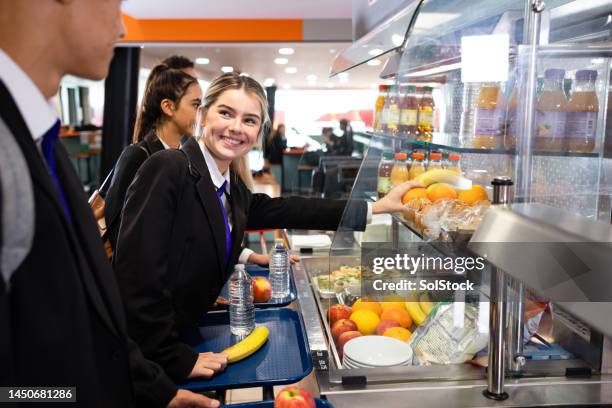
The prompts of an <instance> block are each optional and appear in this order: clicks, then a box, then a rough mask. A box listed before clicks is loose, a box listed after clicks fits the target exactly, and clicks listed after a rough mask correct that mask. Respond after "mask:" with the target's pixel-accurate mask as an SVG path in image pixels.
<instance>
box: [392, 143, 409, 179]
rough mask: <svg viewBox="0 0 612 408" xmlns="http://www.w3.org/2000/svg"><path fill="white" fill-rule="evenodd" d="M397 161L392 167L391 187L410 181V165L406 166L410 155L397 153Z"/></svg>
mask: <svg viewBox="0 0 612 408" xmlns="http://www.w3.org/2000/svg"><path fill="white" fill-rule="evenodd" d="M394 158H395V163H393V168H392V169H391V188H393V187H395V186H397V185H400V184H402V183H403V182H405V181H408V167H407V166H406V165H407V163H406V159H407V158H408V155H407V154H406V153H401V152H399V153H395V156H394Z"/></svg>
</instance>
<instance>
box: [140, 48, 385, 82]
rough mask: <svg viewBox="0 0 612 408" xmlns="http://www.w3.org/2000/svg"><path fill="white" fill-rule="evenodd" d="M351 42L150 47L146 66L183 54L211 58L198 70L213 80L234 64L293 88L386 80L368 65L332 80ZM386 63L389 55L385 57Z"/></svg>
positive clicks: (145, 51) (144, 55)
mask: <svg viewBox="0 0 612 408" xmlns="http://www.w3.org/2000/svg"><path fill="white" fill-rule="evenodd" d="M350 45H351V44H350V43H292V44H283V43H273V44H271V43H270V44H267V43H256V44H253V43H248V44H246V43H242V44H240V43H236V44H231V43H230V44H228V43H223V44H204V45H183V44H177V45H175V46H155V45H153V46H146V47H144V49H143V50H142V65H143V67H145V68H151V67H152V66H153V65H155V64H156V63H158V62H159V61H161V60H163V59H164V58H166V57H168V56H170V55H173V54H179V55H184V56H186V57H188V58H191V59H192V60H195V59H196V58H198V57H206V58H209V59H210V63H209V64H208V65H197V66H196V69H197V70H198V73H199V75H200V77H201V79H204V80H206V81H210V80H212V79H213V78H215V77H216V76H218V75H220V74H222V72H221V67H222V66H232V67H234V70H236V71H240V72H246V73H248V74H249V75H250V76H251V77H253V78H255V79H256V80H258V81H260V82H262V83H263V81H264V80H265V79H266V78H274V79H275V80H276V86H277V87H278V88H283V86H285V85H290V86H291V88H292V89H325V88H329V87H333V88H335V89H359V88H361V89H363V88H370V87H372V86H373V85H378V84H380V83H382V80H380V79H378V74H379V73H380V72H381V70H382V66H383V65H380V66H367V65H365V64H364V65H363V66H362V67H359V68H356V69H353V70H351V71H350V73H349V75H348V82H340V80H339V78H337V77H334V78H333V79H329V78H328V76H329V69H330V67H331V65H332V61H333V59H334V57H335V55H336V53H337V52H338V51H340V50H342V49H344V48H346V47H348V46H350ZM282 47H291V48H293V49H294V50H295V53H294V54H293V55H280V54H279V53H278V49H279V48H282ZM277 57H285V58H287V59H288V60H289V63H288V64H286V65H277V64H275V63H274V59H275V58H277ZM381 60H382V62H383V64H384V61H385V58H384V57H383V58H381ZM286 67H295V68H297V72H296V73H295V74H288V73H286V72H285V68H286ZM311 74H312V75H316V76H317V80H316V84H315V85H312V84H309V82H308V81H307V79H306V77H307V75H311Z"/></svg>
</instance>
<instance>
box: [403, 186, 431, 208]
mask: <svg viewBox="0 0 612 408" xmlns="http://www.w3.org/2000/svg"><path fill="white" fill-rule="evenodd" d="M413 198H425V199H426V198H427V189H425V188H423V187H417V188H412V189H410V190H408V191H406V192H405V193H404V195H403V196H402V204H406V203H407V202H408V201H410V200H412V199H413Z"/></svg>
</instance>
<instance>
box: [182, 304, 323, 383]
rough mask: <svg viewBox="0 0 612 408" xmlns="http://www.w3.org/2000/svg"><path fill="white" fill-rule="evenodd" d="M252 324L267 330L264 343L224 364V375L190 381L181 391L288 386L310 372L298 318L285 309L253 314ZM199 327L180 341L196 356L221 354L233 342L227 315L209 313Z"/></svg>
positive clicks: (258, 311) (304, 340)
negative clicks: (193, 350)
mask: <svg viewBox="0 0 612 408" xmlns="http://www.w3.org/2000/svg"><path fill="white" fill-rule="evenodd" d="M255 323H256V324H258V325H260V324H263V325H265V326H266V327H268V329H269V331H270V335H269V337H268V340H267V341H266V343H265V344H264V345H263V346H262V347H261V348H260V349H259V350H257V351H256V352H255V353H254V354H252V355H250V356H249V357H247V358H245V359H244V360H242V361H238V362H237V363H233V364H228V366H227V368H226V369H225V371H224V372H222V373H220V374H218V375H216V376H214V377H213V378H211V379H209V380H205V379H202V380H194V381H190V382H187V383H185V384H182V385H181V388H184V389H188V390H194V391H205V390H219V389H231V388H246V387H264V386H271V385H283V384H292V383H295V382H298V381H299V380H301V379H302V378H304V377H306V376H307V375H308V374H309V373H310V372H311V371H312V359H311V358H310V353H309V347H308V340H307V338H306V331H305V329H304V323H303V321H302V319H301V317H300V315H299V314H298V313H297V312H295V311H294V310H291V309H287V308H270V309H262V310H256V311H255ZM200 326H201V327H199V329H198V330H197V331H195V330H194V331H193V332H191V333H188V334H186V335H185V336H184V338H183V340H184V341H185V342H187V344H190V345H191V346H192V347H193V348H194V349H195V350H196V351H198V352H200V353H201V352H206V351H213V352H217V353H218V352H221V351H223V350H225V349H226V348H227V347H229V346H231V345H232V344H235V343H236V342H237V339H236V337H235V336H232V334H231V333H230V329H229V312H225V311H219V312H210V313H208V314H207V315H206V317H205V318H204V320H203V321H202V323H201V325H200Z"/></svg>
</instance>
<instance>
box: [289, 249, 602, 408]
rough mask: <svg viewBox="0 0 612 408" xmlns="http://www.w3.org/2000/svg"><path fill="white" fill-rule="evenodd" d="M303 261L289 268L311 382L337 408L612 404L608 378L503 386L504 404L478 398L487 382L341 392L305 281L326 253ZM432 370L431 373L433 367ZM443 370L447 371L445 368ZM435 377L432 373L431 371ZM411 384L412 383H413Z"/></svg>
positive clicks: (372, 386) (396, 384)
mask: <svg viewBox="0 0 612 408" xmlns="http://www.w3.org/2000/svg"><path fill="white" fill-rule="evenodd" d="M300 257H301V259H302V261H301V262H300V263H299V264H297V265H296V266H295V267H294V278H295V282H296V286H297V290H298V301H299V307H300V310H301V313H302V316H303V318H304V323H305V326H306V331H307V334H308V341H309V344H310V349H311V352H312V354H313V361H314V363H315V376H316V380H317V382H318V386H319V391H320V394H321V395H322V396H325V397H326V398H327V399H328V400H329V401H330V402H331V403H332V404H333V405H334V407H336V408H343V407H347V408H356V407H388V408H394V407H397V408H400V407H401V408H405V407H407V406H411V405H413V404H414V405H415V406H416V405H418V406H419V407H440V406H453V407H509V406H542V405H546V406H555V405H566V406H567V405H573V406H576V405H582V404H612V375H602V376H593V377H592V378H584V379H582V378H580V379H572V378H566V377H561V376H560V377H547V378H529V379H527V378H523V379H510V378H508V379H507V380H506V387H507V388H506V391H507V392H508V394H509V395H510V397H509V398H508V399H507V400H505V401H492V400H490V399H487V398H485V397H484V396H483V395H482V391H483V390H485V389H486V379H484V378H483V379H478V380H462V381H414V380H411V381H403V380H400V381H398V380H397V377H396V379H395V380H393V381H387V382H376V383H367V384H365V385H362V386H346V385H342V384H339V383H332V382H330V381H329V375H328V370H329V364H332V365H335V363H334V362H333V361H331V362H330V361H329V360H328V358H329V357H328V356H330V355H331V350H330V349H329V346H328V343H327V337H326V334H325V327H324V325H323V323H322V321H321V316H323V315H324V313H321V312H320V311H319V309H318V308H319V305H318V302H317V301H316V299H315V296H318V295H317V294H316V293H315V291H314V290H313V288H312V286H311V284H310V279H309V276H308V268H309V267H313V266H312V265H317V267H320V265H321V264H323V263H324V262H326V261H327V262H328V261H329V256H328V255H327V254H326V252H325V251H318V252H316V253H314V254H312V255H310V254H309V255H303V254H302V255H301V256H300ZM432 369H433V367H432ZM444 369H446V370H448V369H450V367H444ZM434 371H435V369H434ZM413 378H414V377H413Z"/></svg>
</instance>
